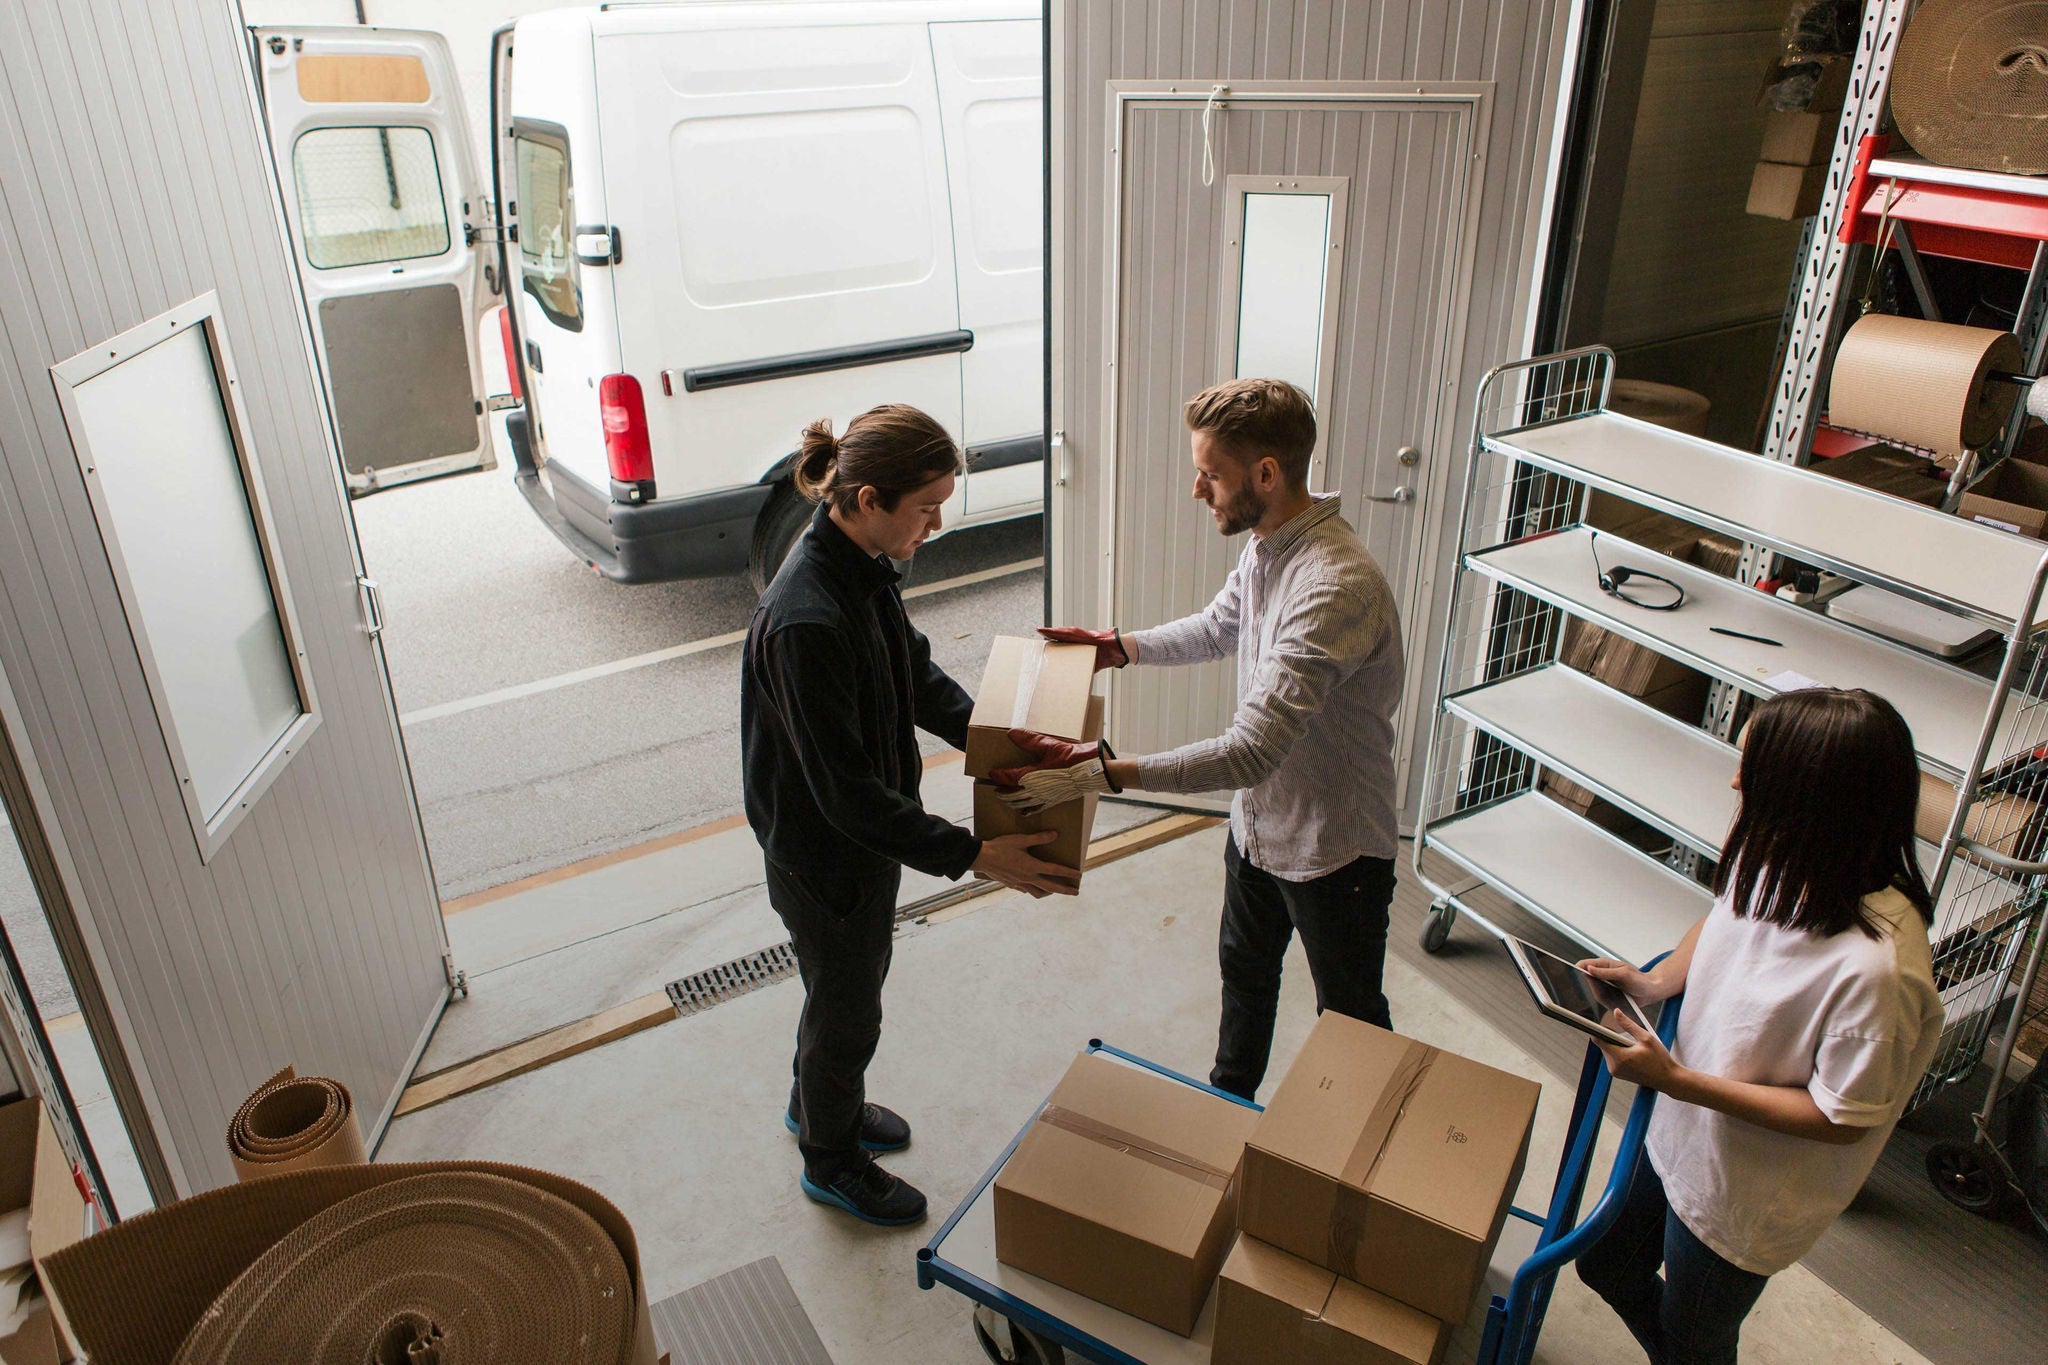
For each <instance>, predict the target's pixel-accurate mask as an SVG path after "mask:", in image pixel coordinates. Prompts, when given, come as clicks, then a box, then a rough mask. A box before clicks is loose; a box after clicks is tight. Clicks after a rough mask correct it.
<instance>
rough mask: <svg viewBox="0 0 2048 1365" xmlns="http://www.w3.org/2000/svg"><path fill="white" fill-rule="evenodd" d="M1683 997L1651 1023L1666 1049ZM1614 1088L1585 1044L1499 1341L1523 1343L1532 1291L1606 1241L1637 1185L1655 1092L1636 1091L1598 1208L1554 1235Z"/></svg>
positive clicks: (1596, 1053) (1572, 1200)
mask: <svg viewBox="0 0 2048 1365" xmlns="http://www.w3.org/2000/svg"><path fill="white" fill-rule="evenodd" d="M1666 956H1668V954H1664V953H1659V954H1658V955H1657V956H1656V957H1654V958H1652V959H1651V960H1650V962H1649V963H1648V964H1647V965H1646V966H1645V967H1644V970H1645V971H1648V970H1649V969H1650V968H1651V967H1655V966H1656V965H1657V964H1658V963H1659V962H1662V961H1663V960H1664V958H1665V957H1666ZM1683 1000H1684V995H1683V994H1682V993H1681V994H1679V995H1675V996H1672V997H1671V998H1670V999H1669V1000H1666V1001H1665V1002H1664V1008H1663V1010H1662V1011H1661V1012H1660V1013H1659V1015H1658V1017H1657V1036H1658V1038H1659V1039H1661V1040H1662V1041H1663V1043H1664V1045H1665V1046H1666V1047H1670V1046H1671V1043H1672V1040H1673V1039H1675V1038H1676V1037H1677V1036H1678V1014H1679V1008H1680V1005H1681V1004H1682V1002H1683ZM1612 1084H1613V1077H1612V1076H1610V1075H1609V1074H1608V1072H1607V1067H1606V1064H1605V1059H1604V1058H1603V1057H1602V1056H1601V1054H1600V1050H1599V1048H1597V1047H1595V1046H1594V1045H1593V1044H1591V1043H1588V1044H1587V1045H1586V1072H1585V1075H1584V1076H1583V1077H1582V1080H1581V1082H1580V1085H1579V1092H1578V1098H1577V1100H1576V1101H1575V1103H1574V1104H1573V1108H1572V1126H1571V1136H1570V1137H1569V1139H1568V1140H1567V1148H1568V1150H1567V1154H1566V1157H1565V1161H1564V1165H1563V1166H1562V1167H1561V1168H1560V1169H1559V1171H1558V1181H1557V1187H1556V1189H1554V1190H1553V1191H1552V1192H1551V1198H1550V1211H1549V1214H1548V1216H1547V1217H1546V1218H1545V1219H1544V1222H1543V1237H1544V1238H1545V1239H1546V1240H1544V1241H1542V1242H1540V1243H1539V1244H1538V1246H1537V1248H1536V1250H1535V1251H1534V1252H1533V1253H1532V1254H1531V1255H1530V1256H1529V1259H1527V1260H1526V1261H1523V1262H1522V1266H1521V1269H1519V1270H1517V1271H1516V1272H1515V1278H1514V1283H1513V1284H1512V1285H1510V1286H1509V1289H1508V1297H1507V1305H1506V1314H1505V1316H1506V1319H1507V1322H1506V1324H1505V1325H1506V1327H1507V1331H1506V1333H1505V1334H1504V1340H1506V1341H1509V1342H1519V1341H1526V1340H1528V1337H1527V1335H1526V1332H1527V1325H1528V1320H1529V1318H1530V1316H1531V1315H1532V1314H1533V1312H1534V1311H1535V1307H1536V1300H1537V1295H1538V1292H1539V1290H1540V1289H1541V1288H1543V1287H1545V1286H1547V1285H1548V1284H1549V1283H1550V1281H1551V1280H1552V1279H1553V1278H1554V1277H1555V1276H1556V1275H1557V1273H1558V1271H1560V1270H1562V1269H1563V1268H1564V1265H1565V1262H1567V1261H1574V1260H1577V1259H1578V1258H1579V1256H1580V1255H1581V1254H1582V1253H1584V1252H1585V1251H1586V1250H1587V1249H1588V1248H1590V1247H1591V1246H1592V1245H1593V1243H1595V1242H1597V1241H1599V1240H1600V1238H1601V1237H1602V1236H1603V1235H1605V1233H1606V1232H1607V1229H1608V1228H1610V1227H1612V1226H1613V1224H1614V1220H1615V1219H1616V1218H1618V1217H1620V1216H1621V1206H1622V1203H1623V1201H1625V1200H1626V1199H1627V1198H1628V1187H1629V1184H1630V1182H1632V1181H1633V1180H1634V1179H1635V1174H1636V1163H1637V1162H1639V1161H1640V1160H1641V1159H1642V1155H1643V1141H1644V1138H1645V1137H1646V1136H1647V1135H1648V1132H1649V1127H1650V1112H1651V1110H1652V1109H1653V1108H1654V1107H1655V1106H1656V1103H1657V1092H1656V1091H1654V1090H1649V1089H1639V1090H1637V1091H1636V1097H1635V1102H1634V1103H1633V1104H1631V1105H1630V1106H1629V1111H1628V1122H1627V1124H1626V1125H1625V1126H1624V1127H1623V1129H1622V1133H1621V1145H1620V1146H1619V1147H1618V1148H1617V1149H1616V1150H1615V1153H1614V1167H1613V1169H1612V1170H1611V1171H1610V1172H1609V1173H1608V1177H1607V1188H1606V1189H1605V1190H1604V1191H1602V1192H1601V1195H1600V1202H1599V1203H1597V1204H1595V1205H1594V1206H1593V1211H1592V1212H1591V1213H1589V1214H1587V1215H1586V1216H1585V1217H1584V1218H1583V1219H1581V1220H1580V1221H1579V1222H1578V1224H1577V1225H1576V1226H1574V1227H1571V1228H1569V1230H1567V1231H1563V1232H1559V1231H1558V1229H1559V1228H1561V1227H1564V1225H1565V1224H1567V1223H1568V1222H1569V1221H1570V1219H1571V1217H1572V1211H1573V1208H1574V1207H1575V1206H1576V1205H1577V1204H1578V1202H1579V1196H1580V1194H1581V1193H1582V1192H1583V1191H1584V1190H1585V1185H1586V1176H1587V1174H1588V1167H1589V1166H1590V1165H1591V1163H1592V1159H1593V1146H1594V1143H1595V1142H1596V1141H1597V1140H1598V1138H1599V1135H1600V1122H1601V1119H1602V1118H1603V1117H1604V1116H1605V1113H1606V1109H1607V1092H1608V1090H1609V1088H1610V1087H1611V1086H1612Z"/></svg>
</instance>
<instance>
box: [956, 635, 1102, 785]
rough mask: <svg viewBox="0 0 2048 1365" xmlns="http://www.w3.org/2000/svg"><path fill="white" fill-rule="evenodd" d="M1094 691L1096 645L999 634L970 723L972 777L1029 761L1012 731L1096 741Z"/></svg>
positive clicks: (970, 774)
mask: <svg viewBox="0 0 2048 1365" xmlns="http://www.w3.org/2000/svg"><path fill="white" fill-rule="evenodd" d="M1094 690H1095V646H1093V645H1055V644H1048V643H1047V642H1045V641H1044V640H1026V639H1023V638H1021V637H1019V636H1015V635H998V636H997V637H996V638H995V642H994V643H993V644H991V645H990V646H989V652H988V666H987V667H986V668H984V669H983V670H982V673H981V691H980V692H979V693H977V694H976V695H975V698H974V713H973V715H971V716H970V717H968V720H967V764H966V766H967V775H968V776H969V777H973V778H983V777H987V776H988V775H989V774H990V773H992V772H994V771H995V770H996V769H997V768H1007V767H1010V766H1012V765H1014V764H1018V763H1023V762H1027V761H1028V760H1027V758H1026V756H1025V754H1024V752H1023V751H1022V750H1020V749H1019V748H1018V747H1017V746H1016V745H1014V744H1012V743H1010V731H1011V730H1036V731H1038V732H1039V733H1040V734H1046V735H1051V736H1053V737H1054V738H1055V739H1094V738H1096V737H1097V735H1099V733H1100V732H1099V731H1098V732H1097V735H1090V734H1088V733H1086V728H1087V724H1088V698H1089V697H1090V696H1091V695H1092V694H1093V692H1094Z"/></svg>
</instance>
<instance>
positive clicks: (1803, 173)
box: [1746, 161, 1828, 219]
mask: <svg viewBox="0 0 2048 1365" xmlns="http://www.w3.org/2000/svg"><path fill="white" fill-rule="evenodd" d="M1827 183H1828V168H1827V166H1826V165H1825V164H1823V165H1819V166H1780V165H1779V164H1778V163H1777V162H1775V161H1759V162H1757V163H1756V171H1755V173H1754V174H1752V175H1751V176H1750V179H1749V205H1748V207H1747V210H1746V211H1747V212H1749V213H1752V214H1755V215H1756V216H1757V217H1759V218H1785V219H1792V218H1811V217H1812V216H1813V215H1814V214H1816V213H1819V212H1820V197H1821V191H1822V190H1824V189H1825V188H1826V187H1827Z"/></svg>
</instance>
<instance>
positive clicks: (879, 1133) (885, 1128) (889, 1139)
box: [782, 1104, 910, 1152]
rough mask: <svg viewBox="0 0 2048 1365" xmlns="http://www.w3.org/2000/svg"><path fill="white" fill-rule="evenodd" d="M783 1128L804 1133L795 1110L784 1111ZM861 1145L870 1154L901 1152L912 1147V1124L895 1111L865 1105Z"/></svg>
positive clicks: (861, 1109) (861, 1126)
mask: <svg viewBox="0 0 2048 1365" xmlns="http://www.w3.org/2000/svg"><path fill="white" fill-rule="evenodd" d="M782 1126H783V1127H785V1128H787V1129H789V1131H790V1132H791V1133H793V1134H798V1135H801V1134H802V1132H803V1129H802V1128H801V1127H800V1126H799V1125H798V1123H797V1121H796V1110H795V1109H794V1108H789V1109H785V1110H783V1111H782ZM860 1145H861V1146H863V1147H865V1148H867V1150H869V1151H870V1152H900V1151H902V1150H903V1149H904V1148H905V1147H908V1146H909V1145H910V1124H909V1122H908V1121H907V1120H905V1119H904V1117H903V1116H902V1115H901V1114H898V1113H896V1112H895V1111H894V1110H890V1109H884V1108H883V1107H882V1106H881V1105H879V1104H864V1105H862V1106H861V1107H860Z"/></svg>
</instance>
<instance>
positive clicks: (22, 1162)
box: [0, 1100, 86, 1365]
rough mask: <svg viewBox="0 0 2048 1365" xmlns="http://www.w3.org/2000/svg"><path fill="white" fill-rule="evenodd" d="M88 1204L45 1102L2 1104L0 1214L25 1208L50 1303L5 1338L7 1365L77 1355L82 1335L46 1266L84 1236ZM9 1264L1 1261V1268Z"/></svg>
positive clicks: (1, 1350) (31, 1252) (0, 1345)
mask: <svg viewBox="0 0 2048 1365" xmlns="http://www.w3.org/2000/svg"><path fill="white" fill-rule="evenodd" d="M85 1208H86V1205H85V1197H84V1196H83V1195H82V1194H80V1193H79V1190H78V1184H77V1182H76V1181H74V1180H73V1179H72V1177H71V1160H70V1158H69V1157H67V1156H65V1155H64V1148H63V1145H62V1144H60V1143H59V1142H58V1141H57V1133H56V1130H55V1129H53V1128H52V1127H51V1126H50V1116H49V1115H48V1114H46V1113H44V1112H43V1106H42V1102H41V1101H40V1100H17V1101H15V1102H14V1103H13V1104H9V1105H0V1215H19V1214H20V1213H21V1212H22V1211H24V1210H26V1212H27V1218H26V1224H27V1241H28V1245H27V1252H28V1261H29V1264H31V1265H33V1266H34V1267H35V1272H36V1277H37V1278H38V1279H39V1280H40V1281H41V1284H42V1289H43V1294H44V1296H45V1299H46V1303H45V1306H43V1307H41V1308H38V1309H36V1310H35V1311H34V1312H32V1313H30V1314H28V1315H26V1316H25V1318H24V1320H23V1321H22V1322H21V1323H20V1325H19V1330H17V1331H15V1332H13V1333H12V1334H10V1336H9V1337H8V1339H7V1340H6V1341H0V1361H4V1362H5V1365H42V1362H44V1361H66V1360H71V1359H73V1358H74V1357H75V1356H76V1355H77V1354H78V1344H77V1339H76V1338H75V1337H74V1336H73V1335H72V1333H71V1327H70V1323H69V1322H68V1321H67V1320H66V1319H65V1316H64V1311H63V1309H62V1307H61V1306H60V1305H59V1304H58V1302H57V1296H56V1294H55V1293H54V1292H53V1291H52V1290H51V1289H50V1282H49V1278H48V1275H47V1274H46V1273H45V1271H44V1269H43V1265H44V1262H45V1260H46V1259H47V1258H49V1257H51V1256H54V1255H56V1254H57V1253H58V1252H60V1251H62V1250H63V1249H64V1248H65V1247H68V1246H70V1245H71V1244H72V1243H74V1242H76V1241H78V1240H79V1239H80V1238H81V1237H83V1236H85ZM15 1221H17V1222H18V1221H20V1220H19V1219H18V1218H17V1219H16V1220H15ZM10 1259H11V1257H10ZM7 1268H8V1267H7V1266H4V1265H0V1270H5V1269H7Z"/></svg>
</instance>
